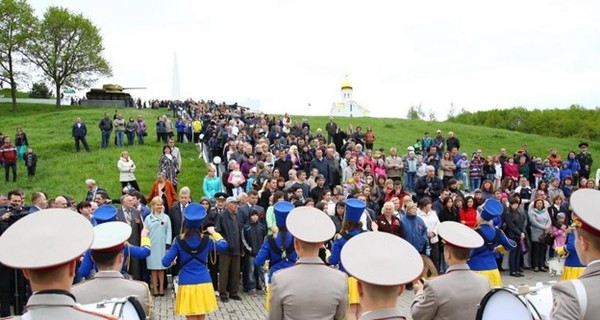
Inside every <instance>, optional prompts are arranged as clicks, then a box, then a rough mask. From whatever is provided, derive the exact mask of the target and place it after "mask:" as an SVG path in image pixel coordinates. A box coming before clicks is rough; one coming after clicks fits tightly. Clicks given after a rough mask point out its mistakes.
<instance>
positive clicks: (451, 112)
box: [446, 102, 456, 120]
mask: <svg viewBox="0 0 600 320" xmlns="http://www.w3.org/2000/svg"><path fill="white" fill-rule="evenodd" d="M455 114H456V108H455V107H454V102H450V109H448V114H447V115H446V120H452V118H454V115H455Z"/></svg>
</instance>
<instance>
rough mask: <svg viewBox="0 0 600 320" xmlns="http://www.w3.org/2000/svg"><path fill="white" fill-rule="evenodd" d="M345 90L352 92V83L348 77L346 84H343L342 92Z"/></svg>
mask: <svg viewBox="0 0 600 320" xmlns="http://www.w3.org/2000/svg"><path fill="white" fill-rule="evenodd" d="M344 89H350V90H352V83H350V80H348V76H346V80H344V82H342V90H344Z"/></svg>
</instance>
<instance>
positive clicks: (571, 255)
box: [556, 232, 585, 268]
mask: <svg viewBox="0 0 600 320" xmlns="http://www.w3.org/2000/svg"><path fill="white" fill-rule="evenodd" d="M556 251H557V252H558V253H559V254H566V255H567V258H566V259H565V267H577V268H583V267H585V266H584V265H583V263H581V260H579V256H578V255H577V251H576V250H575V233H574V232H570V233H569V234H567V242H566V243H565V246H564V247H562V248H561V247H559V248H556Z"/></svg>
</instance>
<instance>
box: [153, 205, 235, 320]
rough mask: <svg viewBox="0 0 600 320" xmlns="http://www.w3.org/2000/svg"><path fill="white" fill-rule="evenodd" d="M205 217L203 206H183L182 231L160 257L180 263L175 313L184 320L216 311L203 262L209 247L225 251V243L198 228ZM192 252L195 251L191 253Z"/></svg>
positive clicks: (212, 230) (197, 319) (209, 230)
mask: <svg viewBox="0 0 600 320" xmlns="http://www.w3.org/2000/svg"><path fill="white" fill-rule="evenodd" d="M204 217H206V209H205V208H204V207H203V206H201V205H199V204H197V203H191V204H189V205H188V206H187V207H186V208H185V212H184V222H185V224H184V226H185V227H184V230H183V233H182V234H181V235H179V236H178V237H177V238H176V241H175V242H174V243H173V245H172V246H171V249H169V252H167V254H166V255H165V256H164V258H163V259H162V265H163V266H164V267H168V266H170V265H172V264H173V263H174V261H175V259H178V260H179V261H180V262H181V270H180V271H179V287H178V288H177V294H176V298H175V313H176V314H177V315H180V316H185V317H186V319H187V320H204V319H205V316H206V314H208V313H210V312H213V311H215V310H217V299H216V298H215V294H214V291H213V286H212V283H211V279H210V274H209V272H208V269H207V268H206V261H207V259H208V253H209V251H210V250H217V251H221V250H227V249H228V248H229V245H228V244H227V241H225V240H223V237H222V236H221V235H220V234H218V233H216V232H215V228H214V227H208V228H207V230H206V231H205V232H204V233H203V232H202V231H201V229H200V227H201V226H202V220H203V219H204ZM193 252H195V253H193Z"/></svg>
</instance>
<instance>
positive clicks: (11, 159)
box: [0, 143, 17, 163]
mask: <svg viewBox="0 0 600 320" xmlns="http://www.w3.org/2000/svg"><path fill="white" fill-rule="evenodd" d="M0 160H1V161H2V162H4V163H15V162H17V148H16V147H15V146H13V145H12V144H10V143H7V144H5V145H3V146H2V147H0Z"/></svg>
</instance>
